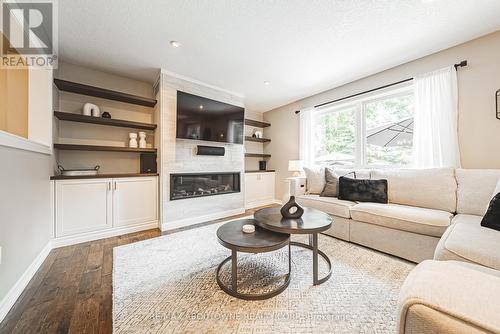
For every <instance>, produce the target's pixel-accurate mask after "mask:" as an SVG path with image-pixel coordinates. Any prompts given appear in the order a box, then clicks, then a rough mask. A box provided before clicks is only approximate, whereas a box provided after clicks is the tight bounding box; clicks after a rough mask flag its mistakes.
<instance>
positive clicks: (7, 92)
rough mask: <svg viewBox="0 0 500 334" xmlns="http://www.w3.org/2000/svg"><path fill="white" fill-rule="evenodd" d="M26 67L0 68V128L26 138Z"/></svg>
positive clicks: (27, 83) (27, 84)
mask: <svg viewBox="0 0 500 334" xmlns="http://www.w3.org/2000/svg"><path fill="white" fill-rule="evenodd" d="M28 78H29V72H28V69H21V68H20V69H17V70H12V69H0V130H2V131H6V132H8V133H11V134H14V135H16V136H20V137H24V138H28V86H29V81H28Z"/></svg>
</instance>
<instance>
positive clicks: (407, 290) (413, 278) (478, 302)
mask: <svg viewBox="0 0 500 334" xmlns="http://www.w3.org/2000/svg"><path fill="white" fill-rule="evenodd" d="M499 296H500V272H498V271H496V270H493V269H489V268H485V267H482V266H478V265H474V264H470V263H464V262H458V261H433V260H427V261H424V262H422V263H420V264H419V265H417V267H416V268H415V269H414V270H413V271H412V272H411V273H410V275H409V276H408V277H407V278H406V281H405V282H404V284H403V287H402V288H401V292H400V295H399V302H398V311H399V319H398V331H399V333H401V334H403V333H425V334H430V333H500V317H499V316H498V315H499V314H500V298H499Z"/></svg>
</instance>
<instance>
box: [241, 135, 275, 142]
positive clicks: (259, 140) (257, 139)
mask: <svg viewBox="0 0 500 334" xmlns="http://www.w3.org/2000/svg"><path fill="white" fill-rule="evenodd" d="M245 140H246V141H254V142H257V143H268V142H270V141H271V139H267V138H255V137H250V136H246V137H245Z"/></svg>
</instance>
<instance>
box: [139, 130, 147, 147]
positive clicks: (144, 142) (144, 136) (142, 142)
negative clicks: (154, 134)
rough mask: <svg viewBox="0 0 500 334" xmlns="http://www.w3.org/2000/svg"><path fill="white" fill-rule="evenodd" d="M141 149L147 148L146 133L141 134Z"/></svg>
mask: <svg viewBox="0 0 500 334" xmlns="http://www.w3.org/2000/svg"><path fill="white" fill-rule="evenodd" d="M139 138H140V139H139V147H140V148H146V132H142V131H141V132H139Z"/></svg>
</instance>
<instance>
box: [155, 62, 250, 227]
mask: <svg viewBox="0 0 500 334" xmlns="http://www.w3.org/2000/svg"><path fill="white" fill-rule="evenodd" d="M158 89H159V94H160V96H159V101H160V103H159V104H160V107H159V108H160V109H161V113H160V115H161V116H160V117H161V119H160V122H159V123H160V127H161V131H160V139H159V140H160V145H159V147H160V151H159V156H158V161H159V164H160V175H161V177H160V201H161V202H160V216H161V229H162V231H167V230H171V229H175V228H179V227H183V226H188V225H193V224H198V223H201V222H205V221H208V220H213V219H219V218H224V217H227V216H231V215H236V214H240V213H243V212H245V208H244V207H245V198H244V193H245V192H244V182H243V180H244V176H245V174H244V171H245V149H244V145H242V144H228V143H219V142H208V141H199V140H189V139H177V138H176V118H177V116H176V110H177V91H183V92H187V93H190V94H195V95H199V96H202V97H206V98H209V99H213V100H217V101H221V102H225V103H229V104H233V105H237V106H241V107H244V102H243V97H242V96H240V95H237V94H235V93H231V92H228V91H225V90H222V89H219V88H216V87H213V86H210V85H205V84H203V83H200V82H196V81H192V80H188V79H186V78H180V77H177V76H175V75H172V74H171V73H168V72H164V71H162V73H161V74H160V79H159V88H158ZM198 145H206V146H217V147H224V148H225V154H224V156H207V155H196V148H197V146H198ZM179 173H239V174H240V192H235V193H228V194H219V195H217V196H204V197H194V198H186V199H176V200H171V199H170V189H171V188H170V179H171V174H179Z"/></svg>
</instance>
